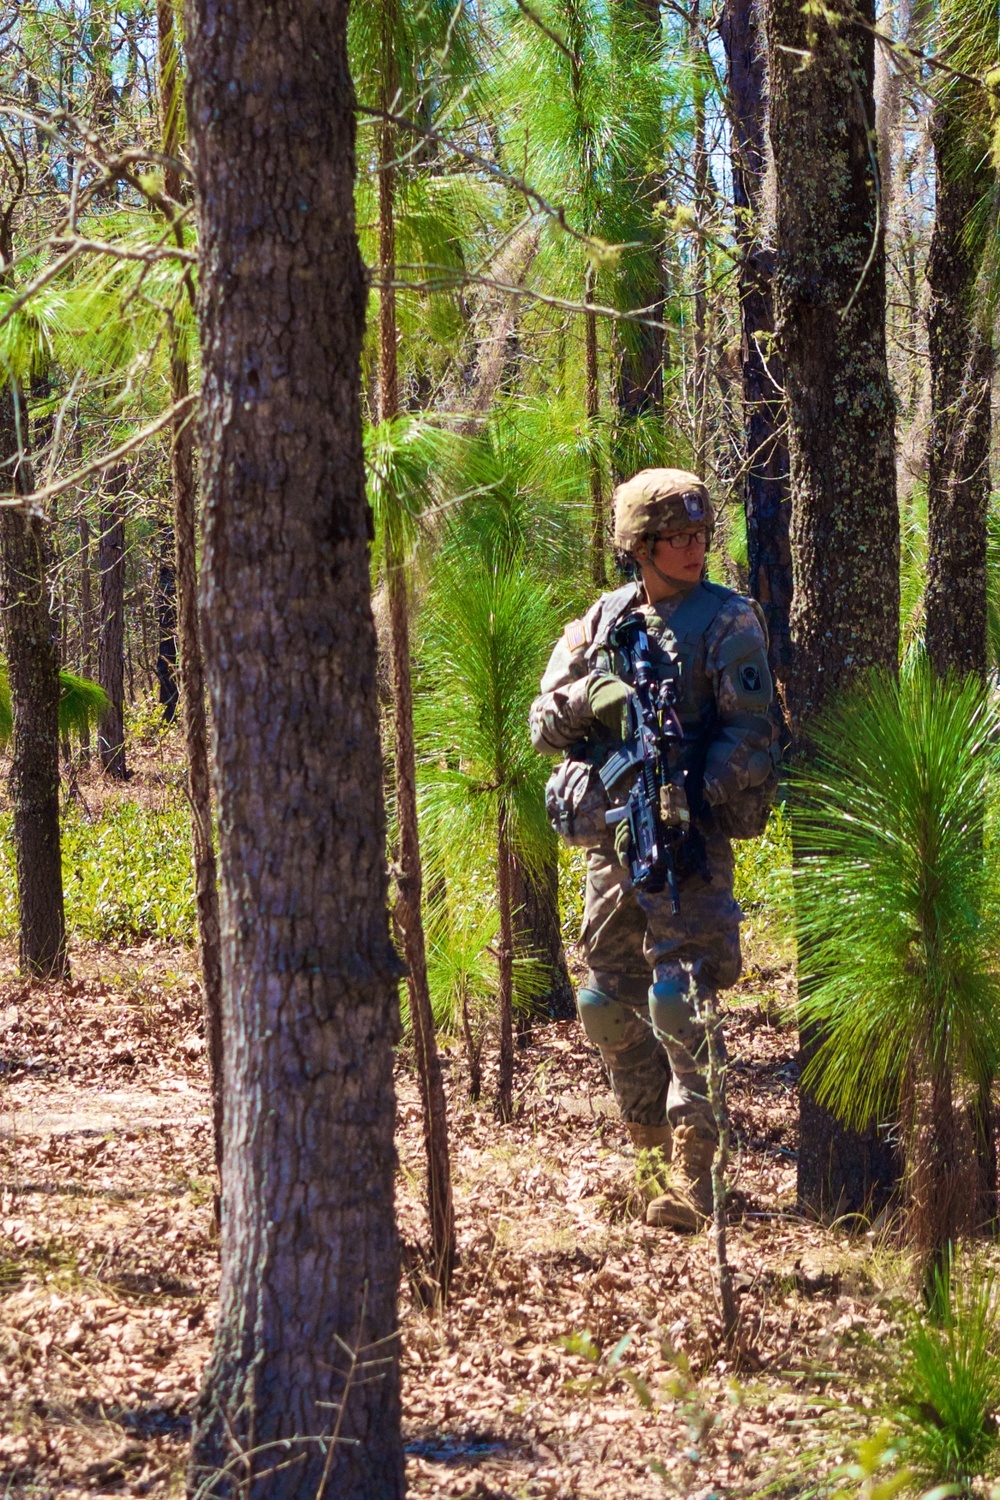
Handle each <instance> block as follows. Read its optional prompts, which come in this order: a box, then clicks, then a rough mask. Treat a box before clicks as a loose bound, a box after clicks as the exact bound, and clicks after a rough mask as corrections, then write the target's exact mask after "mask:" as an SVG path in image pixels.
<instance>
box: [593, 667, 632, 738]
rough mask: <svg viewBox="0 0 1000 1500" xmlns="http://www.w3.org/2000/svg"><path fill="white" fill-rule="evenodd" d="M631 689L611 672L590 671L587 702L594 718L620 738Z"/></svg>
mask: <svg viewBox="0 0 1000 1500" xmlns="http://www.w3.org/2000/svg"><path fill="white" fill-rule="evenodd" d="M631 693H632V689H631V688H630V687H629V685H628V683H627V682H622V680H621V678H620V677H616V676H615V675H614V673H613V672H592V673H591V674H590V677H589V679H588V681H587V702H588V703H589V704H590V707H591V711H592V712H593V715H594V718H595V719H597V720H598V722H599V723H601V724H603V725H604V727H605V729H610V730H611V733H612V734H616V735H617V736H618V738H619V739H620V740H622V739H624V738H625V731H626V729H627V727H628V726H627V723H626V717H625V705H626V704H627V703H628V700H629V698H630V696H631Z"/></svg>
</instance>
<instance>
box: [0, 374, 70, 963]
mask: <svg viewBox="0 0 1000 1500" xmlns="http://www.w3.org/2000/svg"><path fill="white" fill-rule="evenodd" d="M21 446H22V445H21V444H19V442H18V424H17V421H16V408H15V393H14V390H13V387H12V386H11V385H10V384H9V383H8V384H7V385H6V386H4V388H3V389H2V391H0V452H2V454H3V455H4V458H5V460H6V462H5V464H4V466H3V469H2V471H0V472H2V474H3V483H4V487H5V488H6V491H7V494H8V495H9V494H12V493H13V494H26V493H27V492H28V491H29V490H30V489H31V488H32V483H31V480H30V477H29V475H28V473H26V472H25V464H24V461H23V460H22V461H20V462H18V461H17V459H16V455H17V454H18V450H19V447H21ZM46 574H47V558H46V537H45V523H44V522H43V521H40V520H39V519H38V518H37V517H35V516H29V515H27V514H26V513H25V512H24V511H22V510H17V509H15V508H14V507H12V506H7V505H5V506H0V620H2V629H3V647H4V654H5V656H6V658H7V672H8V676H9V681H10V697H11V707H12V709H13V716H14V727H13V734H12V738H11V752H10V753H11V759H10V778H9V787H10V800H11V806H12V807H13V811H14V860H15V865H16V869H17V899H18V923H19V950H20V963H21V969H22V970H23V972H24V973H26V974H32V975H37V976H39V977H40V978H44V979H54V978H60V977H62V976H64V975H66V974H68V972H69V960H68V957H67V952H66V919H65V914H64V909H63V887H62V854H61V847H60V838H59V645H58V641H59V626H58V622H57V621H56V620H55V619H53V617H52V613H51V609H50V599H49V587H48V579H47V576H46Z"/></svg>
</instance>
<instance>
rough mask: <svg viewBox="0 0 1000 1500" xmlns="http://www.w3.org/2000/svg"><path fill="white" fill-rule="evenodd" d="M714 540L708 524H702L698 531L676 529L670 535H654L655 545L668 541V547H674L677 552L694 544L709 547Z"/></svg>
mask: <svg viewBox="0 0 1000 1500" xmlns="http://www.w3.org/2000/svg"><path fill="white" fill-rule="evenodd" d="M711 540H712V533H711V531H710V530H709V528H708V527H707V526H701V527H699V529H698V530H697V531H675V532H673V533H671V535H670V536H654V537H653V538H652V542H653V546H654V547H655V546H656V544H657V542H666V544H667V546H668V547H673V549H674V551H675V552H684V551H686V550H687V548H688V547H690V546H691V545H692V543H693V544H694V546H696V547H707V546H708V544H709V542H710V541H711Z"/></svg>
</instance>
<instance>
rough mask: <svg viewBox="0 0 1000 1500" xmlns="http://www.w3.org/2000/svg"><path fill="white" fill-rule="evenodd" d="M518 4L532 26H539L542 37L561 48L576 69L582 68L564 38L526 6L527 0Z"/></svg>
mask: <svg viewBox="0 0 1000 1500" xmlns="http://www.w3.org/2000/svg"><path fill="white" fill-rule="evenodd" d="M516 4H517V8H518V10H519V11H520V12H521V13H522V15H525V16H527V18H528V20H529V21H530V22H531V24H532V25H533V26H537V27H538V29H539V31H540V32H541V33H542V35H543V36H547V37H548V39H549V41H550V42H552V44H553V46H556V47H558V48H559V51H560V52H561V53H562V54H563V56H564V57H568V58H569V60H570V62H571V63H572V65H573V67H574V68H578V67H579V66H580V59H579V57H578V56H577V55H576V53H575V52H574V51H573V50H572V49H571V48H570V47H567V45H566V43H565V42H564V41H563V39H562V37H561V36H558V35H557V34H556V33H555V32H554V31H552V30H551V28H550V27H548V26H546V24H545V22H544V21H543V20H542V18H541V16H539V15H536V14H535V12H534V11H533V10H532V9H531V7H530V5H526V4H525V0H516Z"/></svg>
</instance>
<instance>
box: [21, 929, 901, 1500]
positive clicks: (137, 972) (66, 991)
mask: <svg viewBox="0 0 1000 1500" xmlns="http://www.w3.org/2000/svg"><path fill="white" fill-rule="evenodd" d="M4 958H9V959H12V958H13V955H12V954H10V953H9V952H8V953H7V954H6V955H0V963H3V969H4V971H5V972H8V973H9V972H10V969H11V967H12V964H8V963H6V962H3V960H4ZM73 964H74V972H73V979H72V982H69V983H65V984H53V985H36V986H34V987H27V986H26V985H25V984H24V983H23V982H21V981H16V980H6V981H4V982H2V983H0V1069H2V1080H3V1082H2V1086H0V1195H2V1196H0V1482H2V1483H3V1485H4V1486H5V1488H4V1491H3V1493H4V1494H5V1495H8V1496H15V1495H24V1496H28V1495H31V1496H38V1497H40V1496H42V1495H51V1496H56V1495H59V1496H61V1497H66V1500H71V1497H73V1496H76V1495H83V1494H88V1495H95V1494H107V1495H112V1494H113V1495H139V1494H148V1495H154V1496H155V1495H167V1494H171V1493H176V1492H177V1491H178V1490H179V1489H180V1487H181V1484H182V1474H183V1466H184V1458H185V1441H186V1438H187V1434H188V1430H189V1420H188V1413H189V1410H190V1407H191V1402H192V1398H193V1397H194V1395H195V1392H196V1389H197V1386H198V1382H199V1378H200V1373H201V1369H202V1366H203V1363H204V1360H205V1357H206V1354H207V1352H208V1348H209V1342H210V1339H211V1334H212V1324H213V1318H214V1307H215V1302H214V1298H215V1291H216V1281H217V1245H216V1242H215V1240H214V1238H213V1233H212V1210H211V1203H212V1175H211V1142H210V1133H209V1124H208V1111H207V1100H206V1090H205V1085H204V1078H203V1068H204V1044H203V1040H202V1036H201V1032H200V1025H199V1014H200V1005H199V997H198V988H197V984H196V981H195V974H194V963H193V957H192V954H191V953H190V952H189V951H188V950H186V949H183V948H172V949H171V948H164V947H157V946H154V945H146V946H143V947H137V948H131V949H122V948H119V949H112V948H106V947H79V948H77V949H76V951H75V952H74V954H73ZM789 984H790V979H789V977H788V975H787V974H785V973H782V972H780V971H775V972H767V971H766V970H765V971H763V972H761V971H760V970H754V969H753V968H752V967H751V970H750V972H749V974H748V976H747V977H746V979H745V980H744V981H743V983H742V985H741V987H740V988H739V989H738V990H737V991H735V992H733V994H732V996H731V997H730V998H731V1003H730V1005H729V1006H728V1043H729V1049H730V1054H731V1059H732V1061H731V1065H730V1073H729V1078H730V1096H731V1105H732V1114H733V1121H734V1127H735V1140H736V1148H737V1149H736V1159H735V1163H734V1172H733V1176H734V1180H735V1189H736V1191H735V1194H734V1200H735V1201H734V1207H733V1215H732V1217H733V1224H732V1230H731V1236H730V1242H731V1251H732V1259H733V1262H734V1264H735V1266H736V1268H737V1284H738V1288H739V1292H740V1302H741V1309H742V1320H743V1339H744V1344H745V1352H744V1354H743V1357H742V1360H741V1362H740V1364H739V1365H738V1366H737V1365H736V1364H734V1362H733V1361H732V1360H731V1359H729V1358H727V1357H726V1356H725V1354H724V1351H723V1350H722V1349H721V1347H720V1343H719V1336H718V1316H717V1311H716V1304H715V1299H714V1295H713V1291H712V1277H711V1259H710V1245H709V1240H708V1238H707V1237H706V1236H698V1237H694V1238H690V1239H684V1238H678V1237H676V1236H672V1235H669V1234H665V1233H663V1232H658V1231H656V1230H652V1229H647V1228H646V1227H645V1225H644V1224H643V1223H642V1221H641V1219H640V1218H638V1217H634V1216H632V1214H631V1212H630V1210H631V1209H632V1207H633V1204H632V1203H631V1202H630V1200H633V1199H634V1198H635V1196H636V1194H635V1163H634V1160H633V1159H632V1157H631V1155H630V1153H629V1151H628V1149H627V1146H626V1140H625V1136H624V1132H623V1130H622V1127H621V1126H620V1125H619V1123H618V1122H617V1120H616V1119H615V1118H614V1108H613V1104H612V1101H611V1099H610V1096H609V1094H608V1090H607V1084H606V1081H605V1078H604V1076H603V1074H602V1071H601V1069H600V1066H599V1064H598V1061H597V1059H596V1058H595V1055H594V1054H593V1053H592V1052H591V1051H590V1050H589V1049H588V1048H587V1047H586V1046H585V1044H584V1042H583V1040H582V1038H581V1036H580V1034H579V1031H578V1029H577V1027H576V1026H575V1024H574V1023H569V1022H563V1023H555V1024H550V1025H545V1026H539V1027H537V1028H536V1029H535V1031H534V1035H533V1036H532V1038H531V1040H530V1043H529V1045H527V1046H526V1047H524V1048H523V1049H522V1050H520V1051H519V1053H518V1080H517V1117H516V1119H515V1121H514V1123H513V1124H511V1125H510V1126H508V1127H506V1128H499V1127H498V1126H497V1125H496V1124H495V1122H494V1120H493V1118H492V1114H491V1111H490V1107H489V1101H488V1097H484V1100H483V1102H482V1103H481V1104H478V1105H473V1104H470V1103H469V1101H468V1099H467V1097H466V1071H465V1063H464V1058H463V1057H462V1054H461V1053H460V1051H459V1050H457V1049H455V1050H451V1051H448V1052H446V1058H445V1071H446V1076H447V1079H448V1086H449V1093H450V1104H451V1126H452V1142H453V1163H454V1173H455V1196H456V1208H457V1218H458V1227H459V1238H460V1247H461V1267H460V1270H459V1272H458V1274H457V1279H456V1285H455V1292H454V1297H453V1299H452V1302H451V1305H450V1306H449V1308H448V1310H447V1311H446V1312H445V1313H443V1314H441V1313H437V1312H434V1311H430V1310H427V1309H426V1308H424V1307H423V1306H421V1303H420V1298H419V1296H418V1295H417V1289H416V1286H415V1284H411V1281H410V1279H409V1278H405V1277H404V1283H403V1286H402V1291H401V1309H402V1319H403V1346H404V1381H405V1385H404V1411H405V1434H406V1442H407V1454H408V1474H409V1481H410V1489H411V1493H412V1494H414V1495H419V1496H427V1497H431V1496H463V1495H465V1496H479V1497H484V1500H485V1497H495V1500H500V1497H511V1500H515V1497H526V1500H534V1497H563V1496H566V1497H569V1496H578V1497H598V1496H601V1497H604V1496H607V1495H609V1494H613V1495H615V1496H619V1497H635V1500H640V1497H646V1496H649V1497H659V1496H665V1495H668V1496H669V1495H684V1496H692V1497H694V1496H702V1497H705V1500H707V1497H709V1496H710V1495H717V1496H729V1495H732V1496H737V1495H740V1496H743V1495H751V1494H754V1493H757V1492H759V1491H761V1489H762V1488H763V1487H764V1486H765V1485H767V1484H768V1483H769V1482H770V1483H775V1485H776V1490H775V1492H777V1493H783V1494H805V1493H811V1492H814V1485H815V1482H816V1478H817V1474H818V1473H819V1472H821V1471H823V1470H826V1469H829V1468H830V1467H831V1466H833V1465H835V1464H836V1463H837V1462H838V1461H840V1459H841V1457H842V1456H843V1455H844V1454H846V1453H847V1452H848V1450H849V1448H850V1446H851V1440H852V1435H853V1436H855V1437H856V1436H860V1435H863V1434H864V1433H866V1432H870V1431H872V1430H873V1428H874V1427H875V1426H877V1419H876V1417H875V1416H874V1415H873V1413H872V1412H871V1411H869V1410H868V1409H867V1408H868V1407H870V1406H871V1405H872V1396H871V1393H870V1389H869V1388H868V1387H867V1385H866V1382H867V1380H868V1379H869V1377H870V1375H871V1366H872V1362H873V1361H877V1350H878V1346H879V1344H880V1343H881V1342H883V1341H884V1340H885V1338H886V1336H887V1335H889V1334H890V1333H891V1332H892V1331H893V1328H894V1326H895V1320H896V1318H897V1316H898V1312H899V1308H900V1305H901V1298H903V1297H904V1296H905V1287H904V1285H903V1284H902V1282H901V1281H900V1277H901V1275H902V1272H901V1267H900V1263H899V1261H898V1258H897V1257H894V1256H892V1255H891V1254H888V1253H881V1252H878V1250H877V1247H876V1246H875V1244H874V1241H873V1238H872V1236H871V1235H870V1234H869V1235H866V1234H864V1233H861V1234H858V1235H856V1236H854V1237H851V1236H849V1235H848V1234H846V1233H845V1232H844V1231H843V1230H842V1229H838V1230H831V1229H824V1228H822V1227H820V1226H818V1225H814V1224H810V1223H807V1222H805V1221H804V1220H803V1219H801V1218H799V1217H798V1216H797V1215H796V1214H795V1212H794V1188H795V1121H796V1106H795V1094H794V1083H795V1072H796V1068H795V1057H794V1033H793V1032H792V1030H791V1029H790V1028H789V1027H788V1025H787V1024H786V1023H785V1022H784V1021H783V1020H782V1017H783V1016H784V1015H786V1014H787V1003H788V999H789ZM488 1083H489V1070H487V1084H488ZM398 1086H399V1150H400V1173H399V1205H400V1220H401V1227H402V1233H403V1237H404V1241H405V1242H406V1243H407V1244H409V1245H411V1246H412V1245H416V1244H418V1243H419V1242H420V1241H421V1239H422V1238H423V1236H424V1219H423V1213H422V1209H421V1206H420V1200H421V1175H422V1174H421V1162H422V1143H421V1129H420V1120H419V1106H418V1100H417V1092H416V1087H415V1081H414V1078H413V1074H412V1071H411V1069H410V1066H409V1062H408V1059H407V1058H406V1056H405V1054H404V1055H403V1056H401V1059H400V1065H399V1070H398ZM487 1095H488V1088H487ZM622 1340H626V1342H625V1343H624V1344H623V1343H622V1342H621V1341H622Z"/></svg>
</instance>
